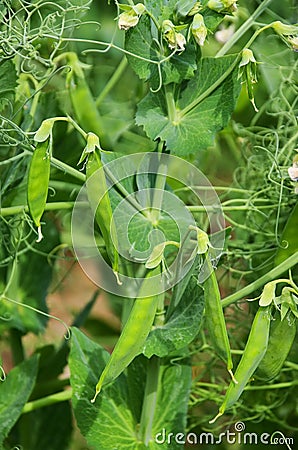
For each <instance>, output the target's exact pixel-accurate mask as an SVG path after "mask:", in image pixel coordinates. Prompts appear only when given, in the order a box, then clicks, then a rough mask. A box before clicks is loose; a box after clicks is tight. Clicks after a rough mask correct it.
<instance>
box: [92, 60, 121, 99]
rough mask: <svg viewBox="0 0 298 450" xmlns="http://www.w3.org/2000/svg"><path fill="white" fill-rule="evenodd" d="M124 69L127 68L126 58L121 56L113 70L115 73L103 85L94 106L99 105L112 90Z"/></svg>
mask: <svg viewBox="0 0 298 450" xmlns="http://www.w3.org/2000/svg"><path fill="white" fill-rule="evenodd" d="M126 67H127V59H126V56H123V58H122V60H121V61H120V64H119V65H118V67H117V69H116V70H115V72H114V73H113V75H112V76H111V78H110V79H109V81H108V82H107V84H106V85H105V87H104V88H103V90H102V91H101V93H100V94H99V96H98V97H97V99H96V101H95V104H96V106H99V105H100V104H101V102H102V101H103V99H104V98H105V97H106V96H107V95H108V93H109V92H110V91H111V90H112V89H113V87H114V86H115V84H116V83H117V82H118V80H119V79H120V77H121V75H122V73H123V72H124V70H125V69H126Z"/></svg>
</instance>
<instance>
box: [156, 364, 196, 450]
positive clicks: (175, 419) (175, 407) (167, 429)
mask: <svg viewBox="0 0 298 450" xmlns="http://www.w3.org/2000/svg"><path fill="white" fill-rule="evenodd" d="M159 376H160V378H159V379H160V380H162V384H160V385H159V389H158V391H157V405H156V410H155V414H154V421H153V430H152V438H153V442H150V444H149V448H150V449H153V450H159V449H160V448H163V449H168V450H176V449H181V448H182V447H181V443H180V444H179V443H177V442H176V441H175V439H174V438H172V439H169V434H170V433H173V435H172V436H178V433H183V434H184V436H185V428H186V417H187V410H188V399H189V394H190V386H191V366H190V365H189V364H188V362H187V360H185V359H184V360H180V361H179V364H177V363H175V364H173V363H172V361H171V360H163V363H162V365H161V368H160V374H159ZM164 436H165V439H164ZM180 437H181V435H180ZM161 444H162V445H161Z"/></svg>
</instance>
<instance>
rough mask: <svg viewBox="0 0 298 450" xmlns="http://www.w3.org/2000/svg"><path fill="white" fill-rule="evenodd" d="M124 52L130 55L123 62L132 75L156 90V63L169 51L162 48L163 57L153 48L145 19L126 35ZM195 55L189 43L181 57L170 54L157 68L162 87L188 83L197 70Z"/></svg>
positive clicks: (152, 37) (157, 47) (196, 55)
mask: <svg viewBox="0 0 298 450" xmlns="http://www.w3.org/2000/svg"><path fill="white" fill-rule="evenodd" d="M125 49H126V50H127V51H128V52H130V53H131V54H128V55H127V59H128V62H129V64H130V66H131V67H132V69H133V70H134V71H135V72H136V74H137V75H138V76H139V77H140V78H141V79H145V80H149V79H150V81H151V82H152V84H153V86H154V87H155V88H157V87H158V85H159V82H160V80H159V74H158V69H157V62H158V61H162V60H163V59H165V58H166V57H167V56H169V55H170V53H171V50H170V49H168V48H167V47H166V46H165V49H164V51H165V53H164V54H163V53H162V52H161V49H160V47H159V46H157V44H156V42H155V41H154V33H153V32H152V27H151V22H150V18H149V16H143V17H141V19H140V21H139V23H138V25H137V26H136V27H133V28H131V29H130V30H128V31H127V33H126V37H125ZM199 52H200V50H199V49H197V47H196V46H195V45H194V44H193V43H188V44H187V46H186V49H185V50H184V51H183V52H182V53H179V54H174V55H173V56H172V57H171V59H170V60H166V61H164V62H162V63H161V65H160V67H161V76H162V81H163V84H169V83H179V82H180V81H182V80H184V79H190V78H191V77H192V76H193V75H194V72H195V70H196V68H197V57H198V54H199ZM133 55H136V56H133ZM154 61H155V62H154Z"/></svg>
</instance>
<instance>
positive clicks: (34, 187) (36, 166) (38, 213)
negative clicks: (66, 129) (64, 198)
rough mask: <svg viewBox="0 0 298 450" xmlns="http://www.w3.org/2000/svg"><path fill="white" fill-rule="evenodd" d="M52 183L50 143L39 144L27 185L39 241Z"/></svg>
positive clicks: (30, 207)
mask: <svg viewBox="0 0 298 450" xmlns="http://www.w3.org/2000/svg"><path fill="white" fill-rule="evenodd" d="M49 181H50V154H49V141H48V140H46V141H44V142H38V143H37V145H36V148H35V150H34V152H33V155H32V158H31V162H30V167H29V173H28V183H27V202H28V208H29V212H30V214H31V217H32V219H33V222H34V224H35V225H36V226H37V229H38V239H37V242H40V241H41V239H42V238H43V236H42V233H41V225H40V219H41V217H42V215H43V212H44V210H45V206H46V202H47V196H48V188H49Z"/></svg>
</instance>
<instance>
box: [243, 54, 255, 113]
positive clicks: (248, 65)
mask: <svg viewBox="0 0 298 450" xmlns="http://www.w3.org/2000/svg"><path fill="white" fill-rule="evenodd" d="M239 68H240V71H239V78H240V77H243V79H244V82H245V83H246V87H247V93H248V98H249V100H250V101H251V103H252V105H253V107H254V109H255V111H256V112H258V108H257V107H256V105H255V100H254V94H253V89H252V85H253V83H256V82H257V61H256V59H255V57H254V54H253V52H252V51H251V50H250V49H249V48H245V49H244V50H243V51H242V59H241V62H240V64H239Z"/></svg>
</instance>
